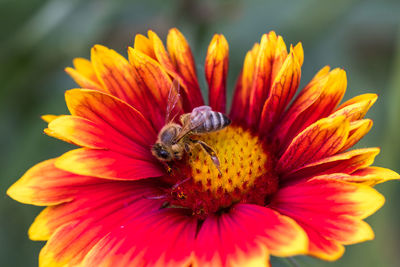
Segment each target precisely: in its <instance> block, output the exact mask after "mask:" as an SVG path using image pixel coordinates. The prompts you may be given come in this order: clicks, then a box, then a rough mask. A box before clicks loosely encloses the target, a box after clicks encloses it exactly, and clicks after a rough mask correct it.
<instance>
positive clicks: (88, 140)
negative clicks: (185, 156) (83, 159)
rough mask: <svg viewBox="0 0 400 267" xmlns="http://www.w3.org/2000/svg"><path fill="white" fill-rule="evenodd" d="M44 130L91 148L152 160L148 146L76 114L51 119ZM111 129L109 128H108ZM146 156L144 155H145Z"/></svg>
mask: <svg viewBox="0 0 400 267" xmlns="http://www.w3.org/2000/svg"><path fill="white" fill-rule="evenodd" d="M48 127H49V128H48V129H46V130H45V132H46V133H48V134H49V132H50V135H51V136H55V137H57V138H60V139H61V140H66V141H67V142H70V143H72V144H76V145H78V146H83V147H86V148H93V149H110V150H113V151H115V152H118V153H122V154H125V155H128V156H132V157H136V158H147V159H149V160H152V159H153V157H152V156H151V155H150V151H149V146H150V145H148V144H147V145H143V144H140V143H139V142H137V141H138V140H132V139H130V138H127V137H126V136H125V135H122V134H121V133H120V132H118V131H116V130H115V129H112V128H110V127H104V126H103V127H101V126H99V125H97V124H96V123H94V122H92V121H90V120H87V119H84V118H81V117H77V116H61V117H59V118H57V119H55V120H53V121H52V122H51V123H50V124H49V126H48ZM110 129H111V130H110ZM145 156H146V157H145Z"/></svg>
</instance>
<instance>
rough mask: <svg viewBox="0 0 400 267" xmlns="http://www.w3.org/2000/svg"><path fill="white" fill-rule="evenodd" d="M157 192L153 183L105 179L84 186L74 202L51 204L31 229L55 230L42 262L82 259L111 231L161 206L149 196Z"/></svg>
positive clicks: (35, 232) (35, 233) (33, 233)
mask: <svg viewBox="0 0 400 267" xmlns="http://www.w3.org/2000/svg"><path fill="white" fill-rule="evenodd" d="M157 192H158V191H157V190H154V189H151V187H149V184H142V183H128V182H110V183H103V184H98V185H96V186H93V187H91V188H87V190H82V191H81V192H80V195H79V197H77V199H76V200H75V201H73V202H71V203H66V204H63V205H59V206H55V207H50V208H47V209H46V210H45V211H44V212H43V213H41V214H40V215H39V216H38V218H37V219H36V220H35V223H34V224H33V225H32V227H31V229H30V234H31V236H33V237H35V236H38V235H39V236H40V235H42V233H41V232H42V231H45V232H46V231H47V232H49V233H51V234H52V235H51V237H50V239H49V241H48V242H47V244H46V246H45V247H44V248H43V249H42V251H41V253H40V257H39V262H40V265H46V264H49V263H53V264H55V265H57V266H62V265H63V264H65V263H68V264H71V265H75V264H78V263H81V261H82V260H83V258H84V257H85V256H86V255H87V253H88V252H89V251H90V250H91V249H92V247H93V246H95V245H96V243H98V242H99V241H100V240H101V239H103V238H104V237H105V236H107V235H108V234H109V233H113V232H116V231H119V230H120V229H121V226H122V227H123V226H124V225H126V224H128V223H129V222H130V221H131V220H132V219H135V218H138V217H140V216H141V215H143V214H144V213H151V212H152V211H155V210H157V209H158V208H159V207H160V202H159V201H155V200H149V199H146V196H148V195H152V194H154V193H157ZM56 229H57V230H56ZM54 231H55V232H54Z"/></svg>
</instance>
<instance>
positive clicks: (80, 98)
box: [65, 89, 157, 153]
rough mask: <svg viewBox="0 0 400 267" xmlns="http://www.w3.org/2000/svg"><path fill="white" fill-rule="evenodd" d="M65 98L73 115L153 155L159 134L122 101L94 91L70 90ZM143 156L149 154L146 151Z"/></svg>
mask: <svg viewBox="0 0 400 267" xmlns="http://www.w3.org/2000/svg"><path fill="white" fill-rule="evenodd" d="M65 98H66V102H67V106H68V109H69V110H70V112H71V114H72V115H74V116H80V117H82V118H85V119H88V120H90V121H92V122H93V123H95V124H96V125H97V126H98V127H100V128H102V129H104V131H105V132H107V133H109V134H116V135H117V136H123V137H125V139H129V140H131V143H132V142H133V143H136V144H140V145H142V146H143V147H146V148H149V149H148V153H149V151H150V146H151V145H152V144H154V142H155V140H156V136H157V134H156V132H155V131H154V129H153V128H152V126H151V125H150V124H149V122H148V120H147V119H146V118H145V117H144V116H143V115H142V114H141V113H140V112H139V111H137V110H136V109H134V108H132V107H131V106H129V105H128V104H126V103H125V102H123V101H121V100H119V99H118V98H115V97H112V96H110V95H108V94H105V93H101V92H98V91H94V90H85V89H73V90H69V91H67V92H66V93H65ZM142 152H143V153H145V152H146V150H143V149H142Z"/></svg>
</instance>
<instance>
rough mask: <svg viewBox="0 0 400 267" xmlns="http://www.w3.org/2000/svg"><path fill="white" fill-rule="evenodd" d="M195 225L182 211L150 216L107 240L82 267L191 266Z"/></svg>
mask: <svg viewBox="0 0 400 267" xmlns="http://www.w3.org/2000/svg"><path fill="white" fill-rule="evenodd" d="M130 217H132V216H130ZM196 225H197V222H196V220H195V219H193V218H190V217H187V216H185V215H183V214H182V213H181V212H180V211H179V210H173V209H164V210H159V211H155V212H153V213H147V214H145V215H144V216H141V217H136V218H133V219H131V220H129V221H126V223H124V224H121V226H120V227H119V229H115V230H114V231H112V232H111V233H110V234H108V235H107V236H105V237H104V238H103V239H102V240H101V241H100V242H98V243H97V244H96V245H95V246H94V247H93V248H92V249H91V251H90V252H89V254H88V255H87V256H86V258H85V259H84V261H83V265H84V266H113V267H114V266H121V267H124V266H160V267H163V266H170V267H174V266H189V265H190V264H191V262H192V256H191V254H192V251H193V247H194V240H195V234H196Z"/></svg>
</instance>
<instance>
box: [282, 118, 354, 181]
mask: <svg viewBox="0 0 400 267" xmlns="http://www.w3.org/2000/svg"><path fill="white" fill-rule="evenodd" d="M348 132H349V122H348V121H347V120H346V118H345V117H344V116H341V117H336V118H325V119H321V120H319V121H317V122H316V123H314V124H312V125H310V126H309V127H308V128H306V129H305V130H304V131H303V132H301V133H300V134H299V135H298V136H296V138H295V139H294V140H293V141H292V143H291V144H290V145H289V147H288V148H287V149H286V151H285V152H284V153H283V155H282V156H281V157H280V159H279V161H278V165H277V169H278V171H279V173H282V174H284V173H288V172H291V171H292V170H296V169H298V168H300V167H302V166H303V165H305V164H308V163H312V162H315V161H317V160H319V159H322V158H325V157H328V156H331V155H333V154H335V153H336V152H337V151H339V150H340V149H341V148H342V146H343V144H344V142H345V141H346V139H347V135H348Z"/></svg>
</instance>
